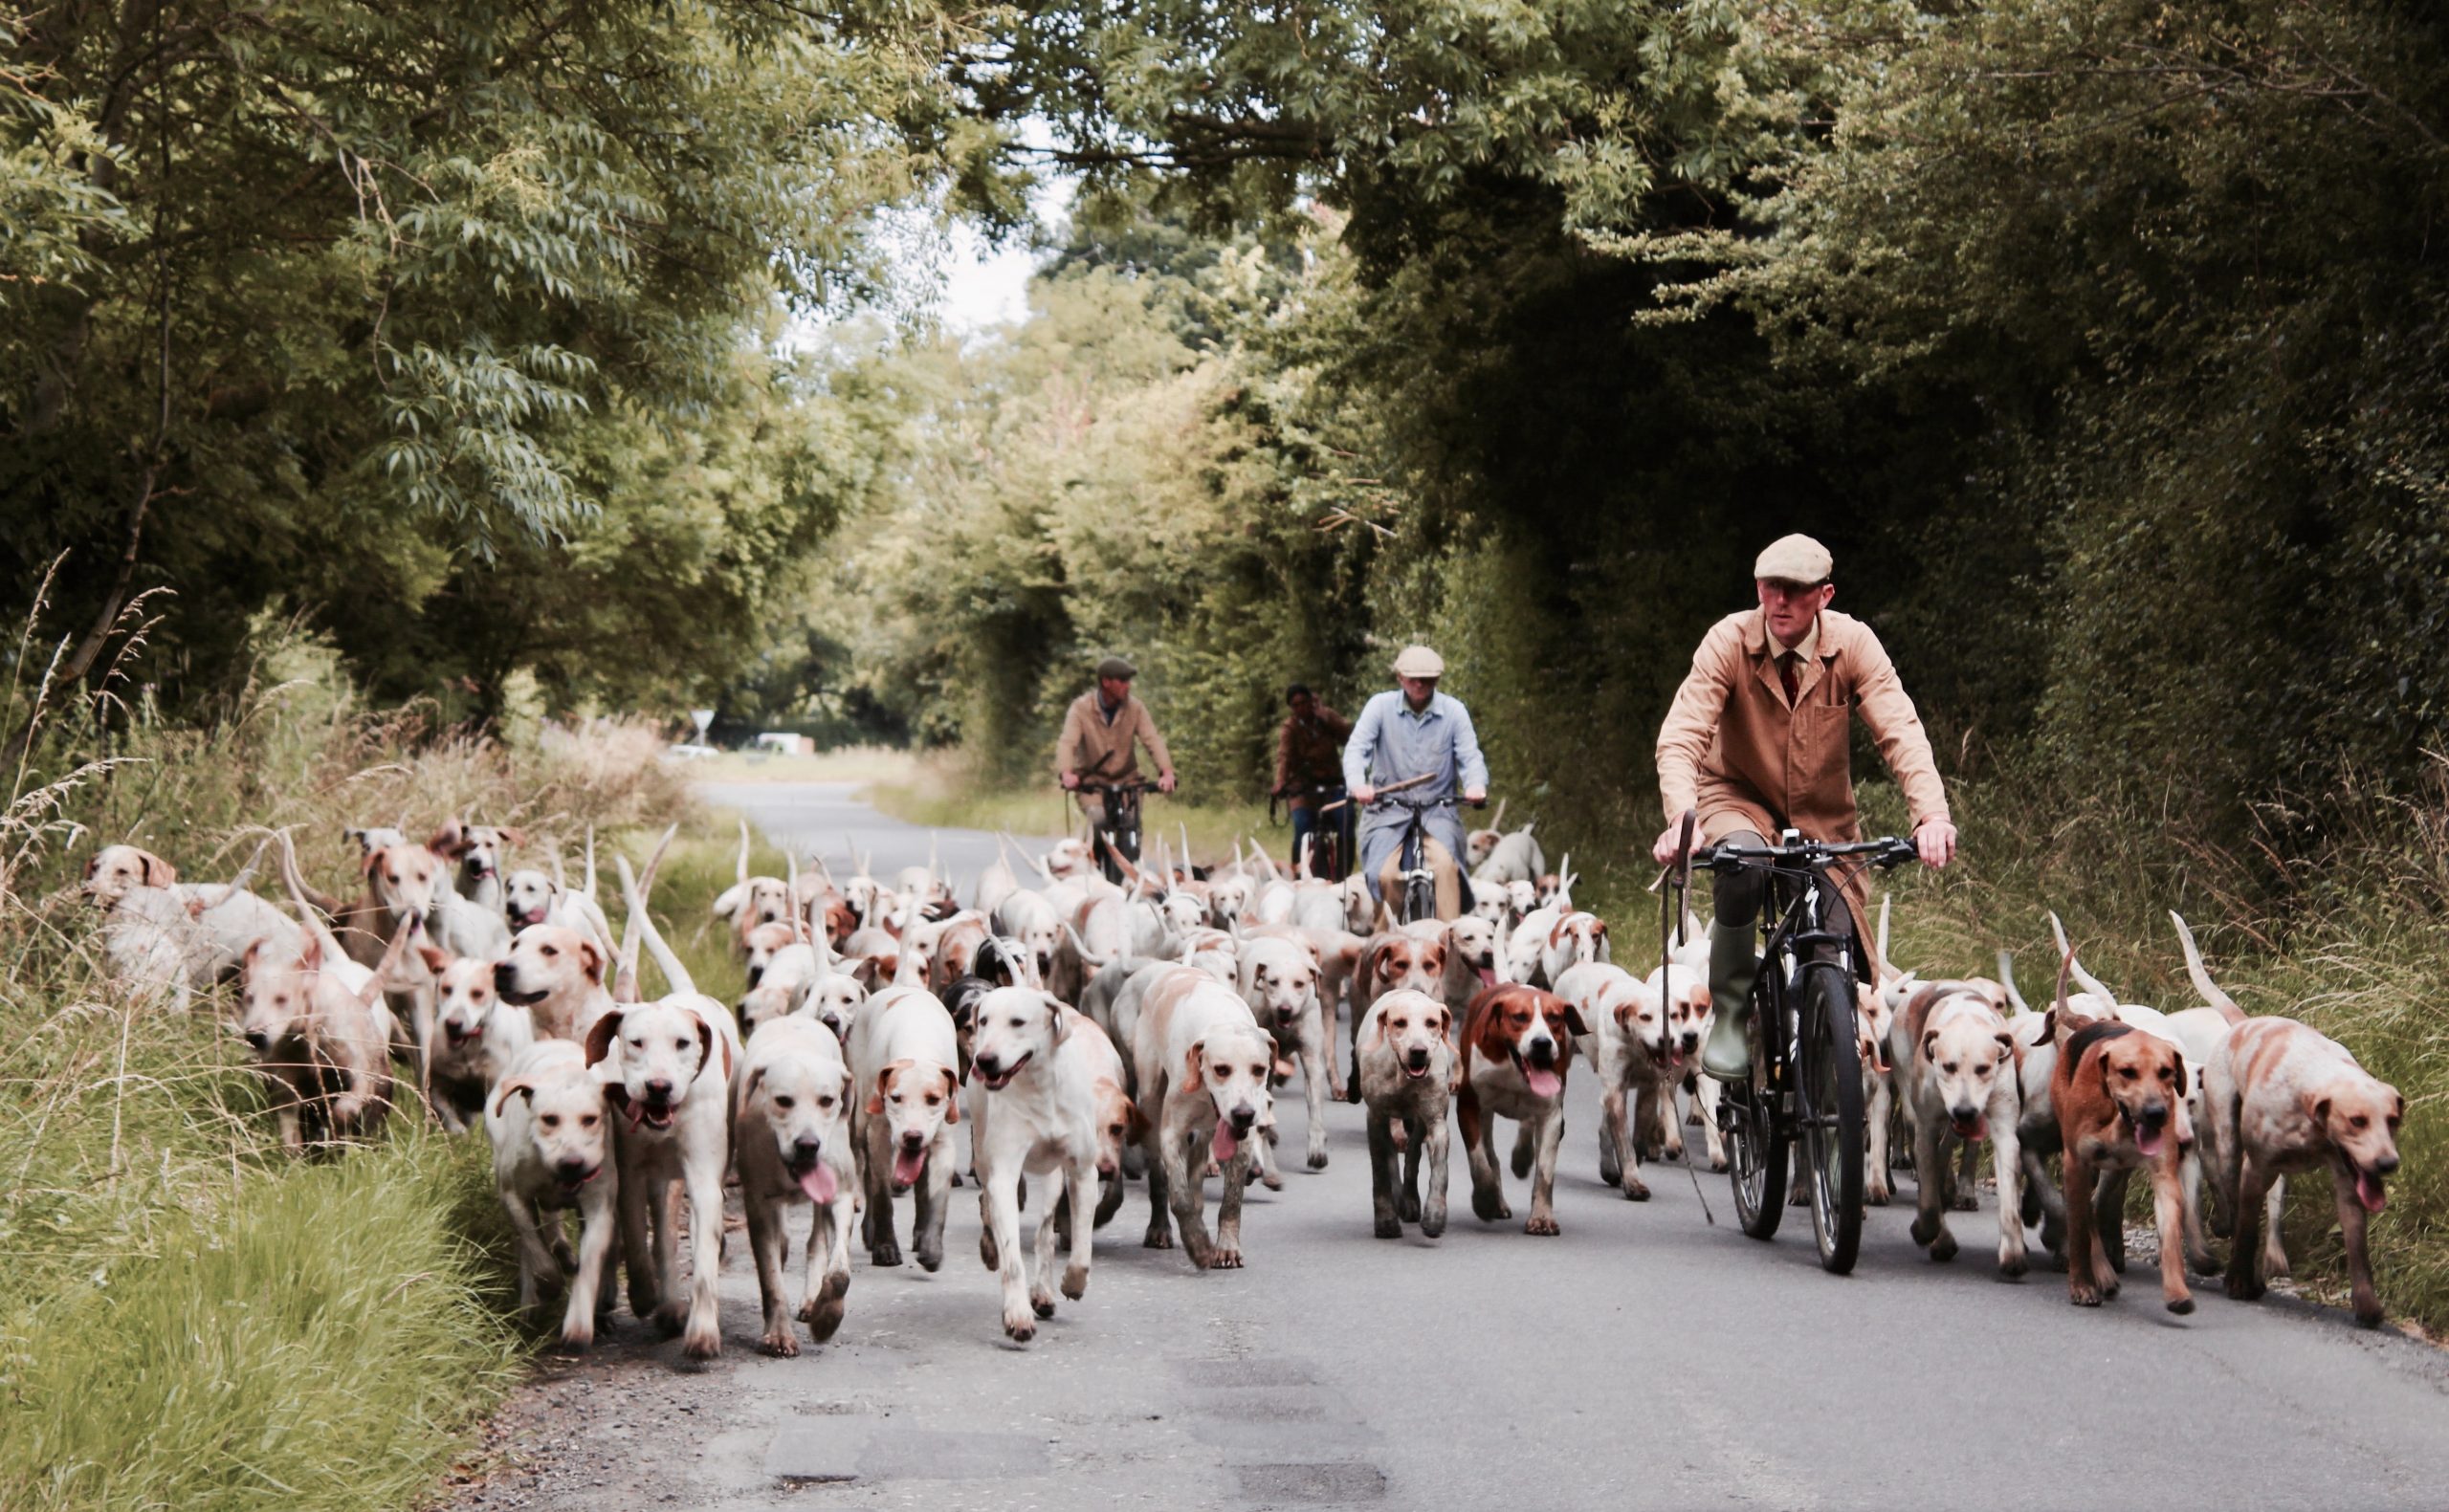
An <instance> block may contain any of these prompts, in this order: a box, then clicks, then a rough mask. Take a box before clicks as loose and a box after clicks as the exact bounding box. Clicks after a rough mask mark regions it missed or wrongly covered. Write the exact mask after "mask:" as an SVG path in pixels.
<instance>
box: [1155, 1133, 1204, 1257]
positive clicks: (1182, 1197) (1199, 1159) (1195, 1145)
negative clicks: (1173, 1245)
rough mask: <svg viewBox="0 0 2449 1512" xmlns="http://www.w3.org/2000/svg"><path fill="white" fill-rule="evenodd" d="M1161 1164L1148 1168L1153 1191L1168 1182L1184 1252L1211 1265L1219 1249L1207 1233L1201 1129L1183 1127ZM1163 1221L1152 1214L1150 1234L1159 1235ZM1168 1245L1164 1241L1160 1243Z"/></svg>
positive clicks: (1167, 1145) (1162, 1153)
mask: <svg viewBox="0 0 2449 1512" xmlns="http://www.w3.org/2000/svg"><path fill="white" fill-rule="evenodd" d="M1158 1159H1159V1165H1158V1166H1156V1167H1151V1168H1150V1169H1149V1172H1148V1189H1149V1195H1150V1196H1151V1197H1152V1198H1154V1197H1155V1196H1157V1195H1158V1191H1157V1187H1158V1183H1159V1182H1160V1181H1161V1182H1162V1183H1163V1184H1164V1189H1165V1192H1164V1194H1165V1195H1166V1196H1168V1197H1169V1198H1170V1199H1171V1206H1172V1209H1173V1218H1174V1227H1176V1228H1178V1229H1180V1230H1181V1236H1182V1252H1183V1253H1184V1254H1186V1255H1188V1256H1189V1257H1190V1262H1191V1263H1192V1264H1194V1265H1196V1266H1198V1267H1199V1268H1200V1269H1201V1270H1205V1269H1207V1266H1208V1262H1209V1260H1210V1259H1211V1258H1212V1257H1213V1256H1214V1254H1215V1252H1216V1244H1215V1241H1214V1240H1212V1239H1210V1238H1208V1237H1207V1185H1206V1178H1205V1177H1204V1176H1202V1175H1201V1174H1200V1173H1199V1172H1200V1171H1201V1170H1202V1164H1203V1162H1205V1161H1206V1159H1207V1141H1206V1139H1205V1138H1204V1137H1202V1132H1201V1130H1199V1129H1176V1130H1175V1131H1174V1137H1172V1138H1171V1139H1168V1140H1166V1141H1165V1148H1164V1149H1163V1150H1161V1151H1160V1152H1159V1157H1158ZM1161 1221H1163V1220H1162V1218H1161V1217H1158V1218H1152V1219H1151V1220H1150V1225H1151V1226H1150V1228H1149V1230H1148V1237H1149V1238H1151V1239H1154V1238H1156V1237H1157V1229H1156V1227H1155V1225H1156V1224H1157V1223H1158V1222H1161ZM1156 1247H1157V1248H1158V1249H1162V1248H1164V1246H1163V1245H1162V1244H1158V1245H1157V1246H1156Z"/></svg>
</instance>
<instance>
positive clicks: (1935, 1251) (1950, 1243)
mask: <svg viewBox="0 0 2449 1512" xmlns="http://www.w3.org/2000/svg"><path fill="white" fill-rule="evenodd" d="M1931 1259H1932V1260H1937V1261H1938V1262H1939V1263H1940V1264H1943V1265H1944V1264H1946V1263H1947V1262H1948V1261H1949V1260H1953V1259H1955V1236H1954V1235H1953V1234H1951V1233H1949V1232H1948V1231H1947V1230H1946V1229H1944V1228H1942V1229H1940V1230H1939V1237H1938V1238H1934V1239H1932V1240H1931Z"/></svg>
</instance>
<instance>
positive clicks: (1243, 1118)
mask: <svg viewBox="0 0 2449 1512" xmlns="http://www.w3.org/2000/svg"><path fill="white" fill-rule="evenodd" d="M1258 1121H1259V1110H1258V1109H1257V1108H1255V1107H1250V1106H1249V1105H1248V1104H1247V1103H1245V1104H1244V1105H1242V1106H1241V1107H1237V1108H1235V1109H1233V1131H1234V1132H1235V1133H1237V1134H1247V1133H1248V1132H1249V1130H1250V1126H1251V1125H1252V1124H1255V1123H1257V1122H1258Z"/></svg>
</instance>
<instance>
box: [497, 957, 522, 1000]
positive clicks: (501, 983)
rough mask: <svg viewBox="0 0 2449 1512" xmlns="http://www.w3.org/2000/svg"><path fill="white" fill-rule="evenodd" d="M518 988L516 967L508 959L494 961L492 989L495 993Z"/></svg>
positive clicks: (514, 990)
mask: <svg viewBox="0 0 2449 1512" xmlns="http://www.w3.org/2000/svg"><path fill="white" fill-rule="evenodd" d="M494 991H496V992H497V993H509V992H517V991H518V968H517V967H515V966H513V965H511V964H510V962H508V961H496V962H495V963H494Z"/></svg>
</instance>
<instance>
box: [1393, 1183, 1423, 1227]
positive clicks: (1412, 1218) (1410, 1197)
mask: <svg viewBox="0 0 2449 1512" xmlns="http://www.w3.org/2000/svg"><path fill="white" fill-rule="evenodd" d="M1395 1216H1397V1217H1399V1218H1401V1219H1402V1220H1403V1221H1404V1222H1406V1223H1418V1222H1419V1221H1420V1194H1419V1193H1417V1192H1413V1191H1410V1190H1408V1189H1405V1188H1398V1189H1397V1190H1396V1192H1395Z"/></svg>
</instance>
